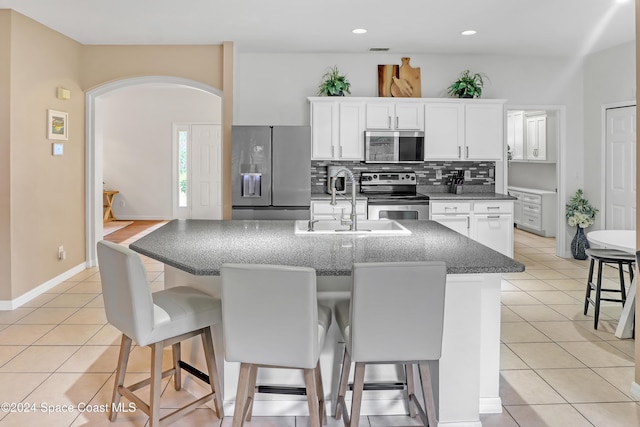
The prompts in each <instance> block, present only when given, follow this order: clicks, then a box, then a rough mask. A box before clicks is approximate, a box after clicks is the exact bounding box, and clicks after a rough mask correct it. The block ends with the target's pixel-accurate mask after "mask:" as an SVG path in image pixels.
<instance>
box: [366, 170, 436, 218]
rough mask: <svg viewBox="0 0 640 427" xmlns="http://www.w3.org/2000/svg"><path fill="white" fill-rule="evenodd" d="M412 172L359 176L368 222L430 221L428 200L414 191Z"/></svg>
mask: <svg viewBox="0 0 640 427" xmlns="http://www.w3.org/2000/svg"><path fill="white" fill-rule="evenodd" d="M417 187H418V179H417V178H416V174H415V172H362V173H361V174H360V193H362V195H365V196H367V211H368V212H367V215H368V218H369V219H387V218H388V219H429V196H426V195H424V194H420V193H418V192H417V191H416V189H417Z"/></svg>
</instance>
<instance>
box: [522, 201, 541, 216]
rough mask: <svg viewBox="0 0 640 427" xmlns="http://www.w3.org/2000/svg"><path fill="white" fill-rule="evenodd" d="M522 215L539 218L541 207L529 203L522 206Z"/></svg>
mask: <svg viewBox="0 0 640 427" xmlns="http://www.w3.org/2000/svg"><path fill="white" fill-rule="evenodd" d="M522 213H523V214H525V213H526V214H527V215H536V216H538V217H539V216H541V213H542V207H541V206H540V205H532V204H531V203H523V204H522Z"/></svg>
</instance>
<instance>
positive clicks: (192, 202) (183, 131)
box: [173, 124, 222, 219]
mask: <svg viewBox="0 0 640 427" xmlns="http://www.w3.org/2000/svg"><path fill="white" fill-rule="evenodd" d="M174 140H175V141H174V147H175V148H174V156H175V159H174V162H173V165H174V174H173V176H174V180H173V182H174V194H175V195H176V197H175V198H174V200H175V202H174V217H175V218H178V219H222V158H221V157H222V131H221V127H220V125H213V124H183V125H174Z"/></svg>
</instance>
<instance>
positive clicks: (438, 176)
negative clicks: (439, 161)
mask: <svg viewBox="0 0 640 427" xmlns="http://www.w3.org/2000/svg"><path fill="white" fill-rule="evenodd" d="M436 179H442V170H441V169H438V170H436Z"/></svg>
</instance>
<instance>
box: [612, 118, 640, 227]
mask: <svg viewBox="0 0 640 427" xmlns="http://www.w3.org/2000/svg"><path fill="white" fill-rule="evenodd" d="M605 165H606V166H605V169H606V170H605V209H606V213H605V228H606V229H607V230H611V229H622V230H635V228H636V107H635V106H632V107H621V108H609V109H607V110H606V133H605Z"/></svg>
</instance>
